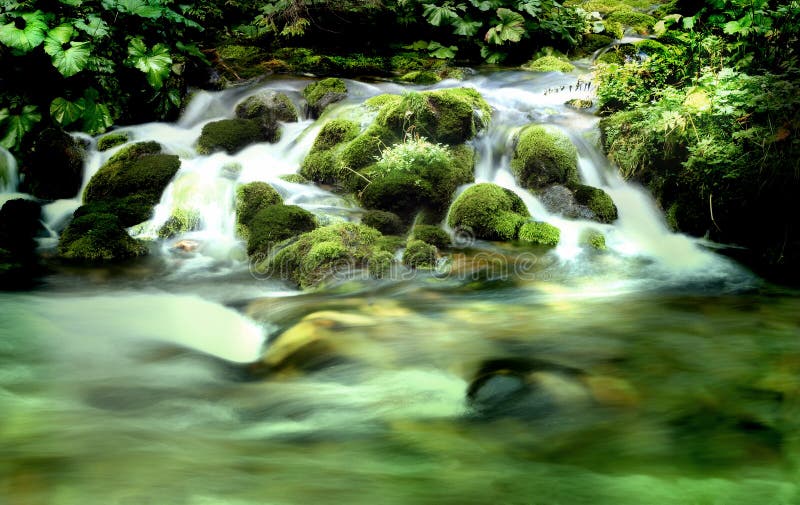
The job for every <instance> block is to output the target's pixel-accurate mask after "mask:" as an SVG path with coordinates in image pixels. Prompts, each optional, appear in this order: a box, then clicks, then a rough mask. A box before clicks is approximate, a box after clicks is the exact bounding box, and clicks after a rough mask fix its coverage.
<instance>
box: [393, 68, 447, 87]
mask: <svg viewBox="0 0 800 505" xmlns="http://www.w3.org/2000/svg"><path fill="white" fill-rule="evenodd" d="M400 80H401V81H403V82H411V83H414V84H436V83H437V82H439V81H441V80H442V78H441V77H439V76H438V75H436V74H435V73H433V72H428V71H426V70H412V71H411V72H408V73H405V74H403V75H402V76H401V77H400Z"/></svg>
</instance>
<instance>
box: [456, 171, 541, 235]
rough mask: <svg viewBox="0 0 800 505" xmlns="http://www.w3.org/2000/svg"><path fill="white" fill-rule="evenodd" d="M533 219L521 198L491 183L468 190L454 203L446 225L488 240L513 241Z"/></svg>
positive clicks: (477, 185)
mask: <svg viewBox="0 0 800 505" xmlns="http://www.w3.org/2000/svg"><path fill="white" fill-rule="evenodd" d="M529 218H530V214H529V213H528V209H527V207H526V206H525V203H524V202H523V201H522V199H521V198H520V197H519V196H517V195H516V194H515V193H514V192H512V191H510V190H508V189H505V188H502V187H500V186H498V185H496V184H492V183H481V184H476V185H474V186H471V187H469V188H467V189H466V190H465V191H464V192H463V193H461V195H460V196H459V197H458V198H457V199H456V201H455V202H453V205H452V206H451V208H450V213H449V216H448V218H447V222H448V224H449V225H450V227H451V228H459V229H461V230H463V231H464V232H465V233H471V234H472V236H473V237H474V238H480V239H486V240H513V239H515V238H516V237H517V233H518V232H519V229H520V227H522V225H523V224H524V223H525V222H526V221H527V220H528V219H529Z"/></svg>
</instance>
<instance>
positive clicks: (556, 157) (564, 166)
mask: <svg viewBox="0 0 800 505" xmlns="http://www.w3.org/2000/svg"><path fill="white" fill-rule="evenodd" d="M511 169H512V170H513V172H514V175H515V177H516V178H517V180H518V181H519V183H520V185H521V186H523V187H525V188H530V189H539V188H543V187H545V186H548V185H550V184H577V183H578V150H577V149H576V148H575V146H574V145H573V144H572V142H571V141H570V140H569V137H567V136H566V135H564V134H563V133H561V132H560V131H558V130H556V129H554V128H551V127H547V126H542V125H531V126H528V127H526V128H524V129H523V130H522V131H521V132H520V134H519V137H518V139H517V145H516V147H515V149H514V155H513V157H512V158H511Z"/></svg>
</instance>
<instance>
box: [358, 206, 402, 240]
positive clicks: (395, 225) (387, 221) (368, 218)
mask: <svg viewBox="0 0 800 505" xmlns="http://www.w3.org/2000/svg"><path fill="white" fill-rule="evenodd" d="M361 222H362V223H363V224H365V225H367V226H371V227H373V228H375V229H376V230H378V231H379V232H381V233H383V234H384V235H399V234H401V233H404V232H405V231H406V228H407V226H406V225H405V224H403V221H402V220H401V219H400V217H398V215H397V214H395V213H394V212H386V211H383V210H368V211H366V212H365V213H364V215H363V216H361Z"/></svg>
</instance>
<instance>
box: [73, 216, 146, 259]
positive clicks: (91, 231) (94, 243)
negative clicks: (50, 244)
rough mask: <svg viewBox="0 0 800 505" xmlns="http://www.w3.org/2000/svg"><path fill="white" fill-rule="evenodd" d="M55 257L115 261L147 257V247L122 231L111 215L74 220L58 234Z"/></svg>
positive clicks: (114, 217) (116, 219) (121, 226)
mask: <svg viewBox="0 0 800 505" xmlns="http://www.w3.org/2000/svg"><path fill="white" fill-rule="evenodd" d="M58 254H59V256H60V257H62V258H64V259H68V260H74V261H82V262H105V261H118V260H124V259H128V258H133V257H137V256H144V255H145V254H147V247H146V246H145V245H144V244H143V243H142V242H140V241H138V240H135V239H134V238H132V237H131V236H130V235H128V232H127V231H125V228H124V227H123V225H122V223H121V222H120V220H119V219H118V218H117V216H115V215H113V214H103V213H97V214H86V215H83V216H80V217H76V218H74V219H73V220H72V221H71V222H70V224H69V225H68V226H67V228H66V229H65V230H64V231H63V232H62V233H61V238H60V239H59V242H58Z"/></svg>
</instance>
